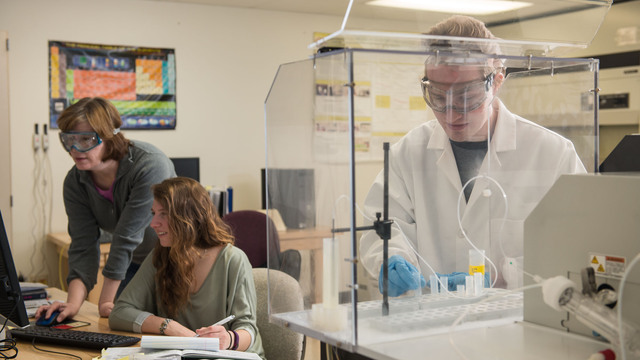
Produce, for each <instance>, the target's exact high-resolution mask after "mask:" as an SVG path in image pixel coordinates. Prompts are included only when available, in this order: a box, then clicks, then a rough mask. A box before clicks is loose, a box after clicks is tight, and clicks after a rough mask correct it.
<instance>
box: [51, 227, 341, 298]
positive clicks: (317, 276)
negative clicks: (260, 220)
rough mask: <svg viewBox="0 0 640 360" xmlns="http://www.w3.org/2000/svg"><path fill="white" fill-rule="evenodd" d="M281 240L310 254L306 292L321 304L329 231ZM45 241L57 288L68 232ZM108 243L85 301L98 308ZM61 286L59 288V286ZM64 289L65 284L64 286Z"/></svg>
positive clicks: (296, 233) (290, 234)
mask: <svg viewBox="0 0 640 360" xmlns="http://www.w3.org/2000/svg"><path fill="white" fill-rule="evenodd" d="M278 236H279V238H280V250H282V251H284V250H289V249H295V250H309V251H310V273H311V279H310V284H309V288H310V289H311V293H310V295H311V299H312V301H313V302H314V303H319V302H322V239H323V238H326V237H331V229H329V228H312V229H299V230H285V231H278ZM47 240H48V241H49V242H50V243H51V244H52V245H54V246H55V248H56V254H57V255H58V256H57V257H56V261H57V260H58V259H59V258H60V255H61V256H62V261H61V262H60V263H59V266H58V267H57V268H56V270H57V271H56V279H55V280H56V281H54V282H51V281H50V283H54V284H57V283H58V282H59V280H58V274H60V272H61V273H62V281H66V279H67V274H68V273H69V265H68V264H69V257H68V250H69V245H71V237H70V236H69V234H68V233H67V232H58V233H50V234H48V235H47ZM110 249H111V244H110V243H102V244H100V268H99V269H98V282H97V283H96V286H94V288H93V290H92V291H91V292H90V293H89V295H88V296H87V300H88V301H90V302H92V303H94V304H97V303H98V301H99V300H100V289H102V284H103V282H104V277H103V276H102V269H104V265H105V263H106V262H107V258H109V251H110ZM59 286H62V284H59ZM65 286H66V283H65Z"/></svg>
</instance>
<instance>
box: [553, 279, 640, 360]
mask: <svg viewBox="0 0 640 360" xmlns="http://www.w3.org/2000/svg"><path fill="white" fill-rule="evenodd" d="M542 295H543V299H544V302H545V303H546V304H547V305H549V306H551V307H552V308H554V309H555V310H558V311H563V310H564V311H568V312H569V313H571V314H573V315H575V316H576V318H577V319H578V320H579V321H580V322H582V323H583V324H585V325H586V326H588V327H589V328H590V329H592V330H594V331H597V332H598V333H599V334H600V335H602V336H604V337H605V338H606V339H607V340H609V342H611V344H612V345H613V346H614V347H616V348H617V349H621V343H620V332H619V329H620V328H621V329H622V332H623V334H622V335H623V336H624V346H625V348H626V349H625V350H626V354H627V355H630V356H631V357H630V358H632V359H636V358H640V328H638V326H637V325H634V324H630V323H628V322H627V321H626V320H623V324H622V326H621V327H620V326H619V323H618V318H617V316H616V312H615V311H613V310H612V309H610V308H608V307H606V306H604V305H602V304H599V303H597V302H596V301H594V300H593V299H592V298H589V297H587V296H584V295H583V294H582V293H581V292H580V291H579V290H578V289H577V286H576V284H575V283H574V282H573V281H571V280H569V279H567V278H566V277H564V276H556V277H553V278H551V279H547V280H545V281H544V282H543V284H542Z"/></svg>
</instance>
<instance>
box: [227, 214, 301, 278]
mask: <svg viewBox="0 0 640 360" xmlns="http://www.w3.org/2000/svg"><path fill="white" fill-rule="evenodd" d="M222 220H223V221H224V222H225V223H227V225H229V226H230V227H231V232H232V233H233V236H234V237H235V239H236V242H235V245H236V246H237V247H238V248H240V249H242V251H244V252H245V253H246V254H247V257H248V258H249V262H250V263H251V266H252V267H254V268H258V267H264V268H266V267H267V258H268V259H269V261H268V264H269V267H270V268H271V269H275V270H281V271H284V272H285V273H287V274H289V275H290V276H291V277H293V278H294V279H296V280H299V279H300V262H301V256H300V252H299V251H298V250H294V249H289V250H286V251H283V252H281V251H280V238H279V237H278V231H277V230H276V227H275V225H274V223H273V221H272V220H271V218H269V216H267V215H266V214H264V213H262V212H260V211H255V210H240V211H233V212H230V213H228V214H226V215H225V216H224V217H222ZM267 221H268V227H267ZM267 232H268V234H269V239H270V240H269V244H267ZM267 246H268V247H267ZM267 249H269V250H268V251H267Z"/></svg>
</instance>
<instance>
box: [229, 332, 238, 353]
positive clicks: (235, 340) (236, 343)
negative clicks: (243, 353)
mask: <svg viewBox="0 0 640 360" xmlns="http://www.w3.org/2000/svg"><path fill="white" fill-rule="evenodd" d="M231 332H232V333H233V340H234V341H233V347H232V348H231V350H238V345H240V337H239V336H238V333H237V332H236V331H235V330H231Z"/></svg>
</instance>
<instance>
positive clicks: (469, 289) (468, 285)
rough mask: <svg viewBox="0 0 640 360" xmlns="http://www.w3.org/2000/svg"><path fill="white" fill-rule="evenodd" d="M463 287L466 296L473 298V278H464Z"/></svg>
mask: <svg viewBox="0 0 640 360" xmlns="http://www.w3.org/2000/svg"><path fill="white" fill-rule="evenodd" d="M464 285H465V288H466V291H467V296H473V276H471V275H469V276H465V277H464Z"/></svg>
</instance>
